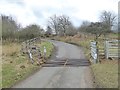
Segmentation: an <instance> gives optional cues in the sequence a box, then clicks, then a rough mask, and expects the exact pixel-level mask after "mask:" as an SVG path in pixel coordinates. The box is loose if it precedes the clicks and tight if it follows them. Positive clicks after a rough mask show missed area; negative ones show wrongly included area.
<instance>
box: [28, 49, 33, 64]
mask: <svg viewBox="0 0 120 90" xmlns="http://www.w3.org/2000/svg"><path fill="white" fill-rule="evenodd" d="M28 55H29V59H30V60H31V62H32V64H33V63H34V61H33V57H32V53H31V51H30V50H28Z"/></svg>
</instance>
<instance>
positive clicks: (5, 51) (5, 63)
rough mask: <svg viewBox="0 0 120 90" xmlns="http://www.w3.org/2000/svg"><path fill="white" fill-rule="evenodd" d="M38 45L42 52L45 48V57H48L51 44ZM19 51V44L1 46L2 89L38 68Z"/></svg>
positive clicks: (51, 47) (42, 43)
mask: <svg viewBox="0 0 120 90" xmlns="http://www.w3.org/2000/svg"><path fill="white" fill-rule="evenodd" d="M39 45H40V47H41V49H42V50H43V46H46V50H47V55H46V56H47V58H48V57H50V55H51V53H52V50H53V45H52V43H50V42H47V41H45V42H41V44H39ZM20 49H21V45H20V43H9V44H4V45H2V88H8V87H11V86H12V85H14V84H15V83H16V82H18V81H20V80H23V79H24V78H25V77H27V76H28V75H30V74H31V73H33V72H34V71H36V70H37V69H39V68H40V66H38V65H37V63H36V62H35V63H34V64H31V63H30V62H29V58H28V55H25V54H22V53H21V52H20Z"/></svg>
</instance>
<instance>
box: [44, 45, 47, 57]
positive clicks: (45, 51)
mask: <svg viewBox="0 0 120 90" xmlns="http://www.w3.org/2000/svg"><path fill="white" fill-rule="evenodd" d="M46 53H47V50H46V47H45V46H44V59H45V58H46Z"/></svg>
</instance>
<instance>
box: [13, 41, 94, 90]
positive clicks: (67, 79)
mask: <svg viewBox="0 0 120 90" xmlns="http://www.w3.org/2000/svg"><path fill="white" fill-rule="evenodd" d="M50 42H52V43H53V44H54V45H55V47H56V50H57V51H56V53H55V54H54V56H53V57H52V58H51V59H50V60H49V61H48V62H47V63H46V64H44V65H43V68H42V69H40V70H39V71H38V72H36V73H35V74H33V75H32V76H30V77H28V78H27V79H25V80H23V81H21V82H20V83H18V84H17V85H15V86H13V87H12V88H93V84H92V77H91V71H90V68H89V62H88V60H86V58H85V56H84V52H83V50H82V48H80V47H77V46H75V45H71V44H67V43H64V42H60V41H53V40H50Z"/></svg>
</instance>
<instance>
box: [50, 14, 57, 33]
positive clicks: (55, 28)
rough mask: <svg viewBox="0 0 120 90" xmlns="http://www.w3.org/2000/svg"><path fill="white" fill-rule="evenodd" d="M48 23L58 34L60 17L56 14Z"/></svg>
mask: <svg viewBox="0 0 120 90" xmlns="http://www.w3.org/2000/svg"><path fill="white" fill-rule="evenodd" d="M48 24H49V26H50V28H51V29H53V30H54V32H55V34H56V35H58V17H57V16H56V15H54V16H52V17H50V19H49V21H48Z"/></svg>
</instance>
